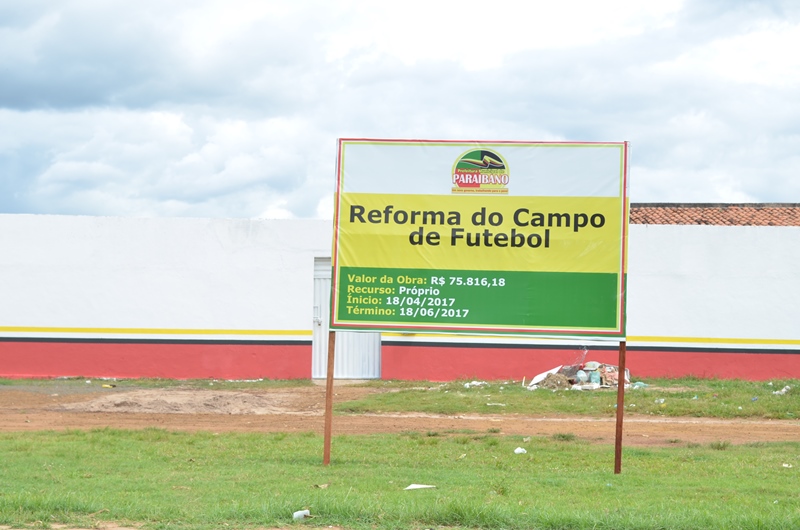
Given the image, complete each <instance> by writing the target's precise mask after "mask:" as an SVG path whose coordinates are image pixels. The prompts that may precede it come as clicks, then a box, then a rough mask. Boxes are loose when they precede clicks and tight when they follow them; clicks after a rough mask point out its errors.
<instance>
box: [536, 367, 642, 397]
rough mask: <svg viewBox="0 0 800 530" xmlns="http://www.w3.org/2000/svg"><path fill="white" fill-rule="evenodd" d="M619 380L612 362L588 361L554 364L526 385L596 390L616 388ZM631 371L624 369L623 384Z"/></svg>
mask: <svg viewBox="0 0 800 530" xmlns="http://www.w3.org/2000/svg"><path fill="white" fill-rule="evenodd" d="M618 381H619V368H618V367H617V366H614V365H612V364H603V363H599V362H597V361H588V362H583V363H580V364H572V365H562V366H556V367H555V368H552V369H550V370H547V371H546V372H542V373H540V374H538V375H536V376H534V377H533V379H531V380H530V382H529V383H528V385H527V388H528V390H536V389H538V388H546V389H548V390H553V391H556V390H567V389H570V390H597V389H599V388H616V387H617V385H618ZM630 382H631V373H630V371H629V370H627V369H626V370H625V385H626V386H629V385H630ZM646 386H647V385H646V384H645V383H636V384H634V386H633V388H644V387H646Z"/></svg>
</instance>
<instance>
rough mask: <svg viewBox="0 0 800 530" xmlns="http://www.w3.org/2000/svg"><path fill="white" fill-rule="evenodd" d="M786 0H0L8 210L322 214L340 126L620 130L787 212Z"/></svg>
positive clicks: (657, 154) (720, 185) (658, 154)
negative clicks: (780, 205) (782, 206)
mask: <svg viewBox="0 0 800 530" xmlns="http://www.w3.org/2000/svg"><path fill="white" fill-rule="evenodd" d="M797 50H800V2H797V1H796V0H783V1H782V0H762V1H748V0H660V1H658V2H643V1H641V0H605V1H603V2H597V1H594V0H583V1H581V0H560V1H559V2H552V1H550V0H546V1H545V0H514V1H507V0H493V1H492V2H485V1H473V0H457V1H449V0H424V1H421V0H403V1H402V2H398V1H391V0H383V1H380V2H377V1H374V0H347V1H345V0H341V1H338V0H323V1H316V0H308V1H304V0H290V1H284V0H278V1H271V0H258V1H256V0H224V1H204V0H191V1H188V0H187V1H183V0H174V1H168V2H166V1H163V0H137V1H135V2H131V1H129V0H25V1H19V0H0V213H32V214H75V215H104V216H106V215H108V216H137V217H161V216H190V217H244V218H330V217H331V216H332V211H333V192H334V187H335V166H336V149H337V139H338V138H407V139H409V138H410V139H444V140H525V141H560V140H569V141H615V142H616V141H629V142H630V145H631V160H630V161H631V168H630V197H631V200H632V201H633V202H681V203H685V202H793V203H800V53H798V52H797Z"/></svg>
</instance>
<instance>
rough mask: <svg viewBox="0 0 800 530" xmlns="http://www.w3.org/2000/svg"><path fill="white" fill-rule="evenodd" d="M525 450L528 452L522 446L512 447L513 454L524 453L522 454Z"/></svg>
mask: <svg viewBox="0 0 800 530" xmlns="http://www.w3.org/2000/svg"><path fill="white" fill-rule="evenodd" d="M527 452H528V451H526V450H525V449H524V448H522V447H517V448H516V449H514V454H516V455H524V454H525V453H527Z"/></svg>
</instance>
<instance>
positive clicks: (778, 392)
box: [773, 385, 792, 396]
mask: <svg viewBox="0 0 800 530" xmlns="http://www.w3.org/2000/svg"><path fill="white" fill-rule="evenodd" d="M791 389H792V387H790V386H789V385H786V386H785V387H783V388H781V389H780V390H776V391H775V392H773V394H775V395H776V396H783V395H785V394H786V392H788V391H789V390H791Z"/></svg>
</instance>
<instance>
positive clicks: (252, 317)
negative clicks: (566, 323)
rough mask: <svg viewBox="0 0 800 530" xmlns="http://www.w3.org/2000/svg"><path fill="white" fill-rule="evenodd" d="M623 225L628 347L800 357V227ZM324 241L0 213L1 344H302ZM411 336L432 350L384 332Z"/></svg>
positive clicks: (209, 224) (225, 224) (230, 224)
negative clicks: (763, 351) (772, 351)
mask: <svg viewBox="0 0 800 530" xmlns="http://www.w3.org/2000/svg"><path fill="white" fill-rule="evenodd" d="M630 228H631V230H630V241H629V260H628V265H629V275H628V336H629V342H630V343H631V344H665V345H670V346H676V345H681V344H683V345H693V344H694V343H697V344H703V345H707V346H709V345H724V346H726V347H739V346H741V347H755V346H757V347H767V348H792V349H798V347H800V245H799V244H798V243H800V227H727V226H672V225H632V226H631V227H630ZM331 230H332V227H331V222H330V221H321V220H246V219H185V218H158V219H142V218H113V217H79V216H49V215H0V336H4V337H10V336H53V337H63V336H67V337H78V336H89V337H97V336H103V337H105V336H114V337H125V336H132V337H136V338H146V337H151V336H153V337H158V338H164V336H165V335H170V336H175V337H176V338H177V337H181V338H187V337H189V338H204V339H215V338H237V339H248V338H258V339H265V338H275V337H276V336H278V337H282V338H287V339H289V338H294V337H302V338H303V339H305V340H310V330H311V329H312V312H313V309H312V307H313V275H314V273H313V269H314V258H315V257H329V256H330V250H331ZM415 337H416V338H417V339H419V340H424V341H426V342H431V341H435V340H437V338H435V337H431V336H425V337H422V336H417V335H400V334H394V336H393V335H392V334H386V335H384V339H385V340H390V341H391V340H415ZM438 340H442V341H447V342H454V341H459V340H466V341H470V342H472V341H475V340H479V341H488V342H531V341H529V340H528V339H520V338H516V339H514V338H505V339H487V338H485V337H484V338H480V339H475V338H472V337H470V338H463V337H462V338H458V337H454V336H440V337H439V338H438ZM536 342H546V341H541V340H537V341H536Z"/></svg>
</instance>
